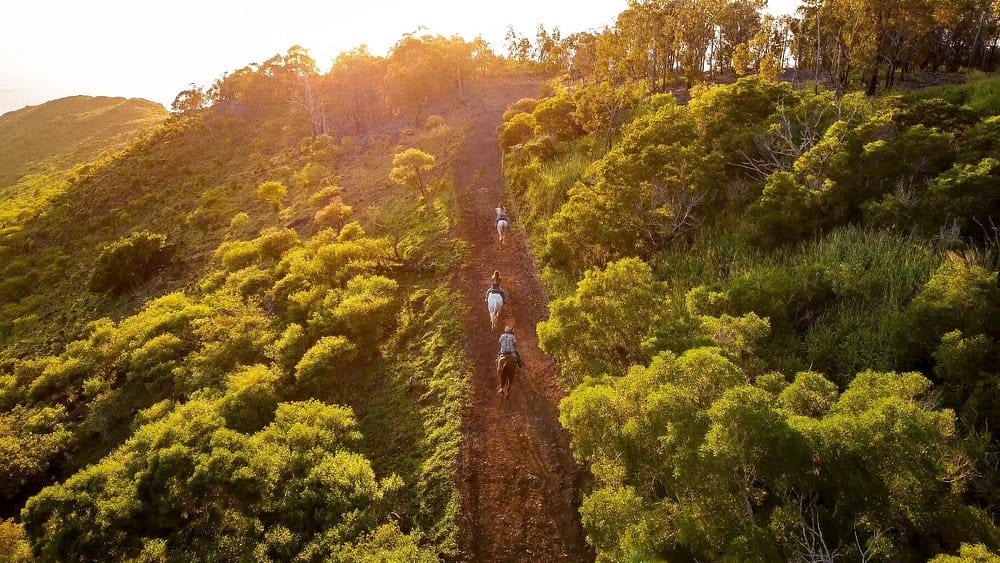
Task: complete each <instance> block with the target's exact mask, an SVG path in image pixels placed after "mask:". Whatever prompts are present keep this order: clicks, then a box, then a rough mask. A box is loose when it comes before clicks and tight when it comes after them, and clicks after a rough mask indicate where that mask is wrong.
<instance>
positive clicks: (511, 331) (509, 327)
mask: <svg viewBox="0 0 1000 563" xmlns="http://www.w3.org/2000/svg"><path fill="white" fill-rule="evenodd" d="M503 331H504V332H509V333H511V334H513V333H514V329H513V328H512V327H511V326H510V325H507V326H505V327H503Z"/></svg>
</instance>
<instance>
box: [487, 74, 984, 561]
mask: <svg viewBox="0 0 1000 563" xmlns="http://www.w3.org/2000/svg"><path fill="white" fill-rule="evenodd" d="M581 88H586V86H582V87H581ZM585 95H587V94H581V96H585ZM542 103H544V100H542V101H541V102H540V105H541V104H542ZM515 115H516V114H515ZM998 133H1000V130H998V129H997V126H996V118H995V117H989V116H988V115H986V116H985V117H984V114H983V113H976V112H975V111H970V110H969V108H967V107H962V106H960V105H957V104H955V103H952V101H946V100H938V99H926V100H921V101H919V102H914V101H913V99H912V98H900V97H892V98H885V99H880V100H866V99H864V98H862V97H860V96H857V95H846V96H835V95H834V94H833V93H832V92H822V91H818V90H810V91H805V90H794V89H793V88H792V87H791V86H790V85H787V84H775V83H770V82H767V81H765V80H762V79H760V78H752V79H746V80H741V81H738V82H737V83H735V84H732V85H725V86H716V87H712V88H708V89H705V90H702V91H698V92H695V94H694V97H693V99H692V101H691V103H690V104H689V105H688V106H679V105H677V104H676V103H674V102H673V101H672V100H671V99H670V98H668V97H658V96H652V97H650V98H648V99H646V100H645V101H644V102H643V103H642V104H640V105H639V107H638V108H637V109H636V111H635V112H634V113H633V114H632V115H630V120H629V121H628V122H626V123H625V125H624V126H623V128H622V134H621V137H620V138H619V139H617V140H616V141H615V142H613V143H612V144H611V145H610V147H609V149H608V151H607V152H606V153H602V152H601V151H600V150H599V149H597V148H596V147H599V146H600V145H601V144H602V143H601V141H602V139H601V138H598V137H597V135H590V136H589V137H584V138H580V139H577V140H575V141H574V142H573V143H562V144H561V145H558V146H556V147H555V149H554V151H552V152H549V153H544V154H543V153H534V154H533V153H530V152H529V151H527V150H526V149H525V147H527V146H529V145H530V144H531V143H532V142H535V141H538V140H540V139H541V138H542V137H541V135H539V134H538V133H537V132H536V134H535V136H534V137H533V138H532V139H528V140H521V141H520V144H519V145H517V146H513V147H511V148H510V149H509V150H507V152H506V154H505V161H504V163H505V169H506V172H507V177H508V179H509V182H510V188H511V191H512V192H513V193H515V194H516V195H517V197H518V198H519V199H521V200H523V201H521V202H519V205H520V206H521V207H522V214H527V215H529V216H530V217H531V218H532V220H531V221H530V222H528V223H527V225H528V228H529V229H530V230H531V236H532V240H533V242H534V243H535V245H536V248H537V249H538V250H539V257H540V259H541V261H542V263H543V265H544V267H545V270H544V272H543V279H544V280H545V281H546V283H548V284H549V287H550V290H551V291H552V293H553V294H554V295H555V296H556V299H554V300H553V302H552V306H551V309H552V310H551V314H550V318H549V319H548V320H547V321H545V322H543V323H541V324H539V326H538V332H539V343H540V344H541V346H542V347H543V349H545V350H546V352H548V353H549V354H550V355H552V356H553V357H554V358H555V359H556V360H557V361H558V362H559V364H560V366H561V368H562V373H563V375H564V379H565V380H566V381H567V382H568V383H569V384H570V386H571V388H572V390H571V392H570V395H569V397H567V398H566V399H565V400H564V401H563V403H562V405H561V413H562V414H561V420H562V422H563V424H564V425H565V426H566V427H567V428H568V429H569V430H570V432H571V436H572V442H573V447H574V452H575V454H576V456H577V457H578V459H580V460H581V461H583V462H584V463H586V464H587V466H588V467H589V469H590V471H591V473H592V474H593V476H594V483H593V486H592V487H590V488H589V490H588V491H587V492H586V493H585V498H584V502H583V506H582V508H581V515H582V517H583V523H584V527H585V529H586V530H587V533H588V538H589V540H590V542H591V543H592V545H594V547H595V548H596V550H597V554H598V558H599V559H600V560H661V559H662V560H674V559H677V560H687V559H698V560H733V561H744V560H828V559H830V558H837V557H842V558H845V559H848V560H863V559H886V560H926V559H927V558H930V557H932V556H934V555H935V554H938V553H942V552H949V553H954V552H956V551H957V550H959V548H960V546H961V545H962V543H963V542H966V543H967V544H970V545H971V544H975V543H977V542H981V543H982V545H983V546H985V548H984V549H983V552H985V551H986V549H996V547H997V546H998V545H1000V535H998V532H997V528H996V526H995V524H994V523H993V521H992V517H993V516H994V515H995V512H996V510H997V507H998V506H1000V494H998V493H997V491H998V490H1000V486H998V485H997V483H1000V474H998V473H997V471H996V469H995V466H996V465H995V460H996V456H997V451H998V450H1000V446H998V442H997V440H996V438H995V436H993V429H994V428H995V427H996V426H997V425H998V424H1000V414H998V413H1000V407H998V405H1000V402H998V400H1000V393H998V392H997V388H998V385H1000V379H998V378H1000V352H998V350H1000V345H998V342H1000V331H998V329H997V328H996V326H995V325H996V323H995V322H994V321H995V320H996V319H997V318H1000V293H998V292H1000V290H998V286H997V277H996V276H997V272H996V248H995V247H996V241H997V239H998V237H997V234H996V233H997V227H996V223H997V221H998V217H1000V208H997V207H996V201H995V200H996V198H995V197H994V194H993V191H995V190H994V189H993V188H994V187H995V186H996V185H997V183H998V179H997V178H996V176H997V173H998V170H1000V167H998V166H997V165H996V161H997V159H998V158H1000V153H998V152H997V150H998V147H1000V144H998V142H997V138H998ZM664 187H666V189H664ZM658 189H659V190H660V191H659V192H657V190H658ZM664 194H668V195H669V194H677V195H685V196H687V199H683V198H680V197H676V195H675V197H673V199H669V198H663V195H664ZM692 196H696V199H692ZM657 197H660V198H662V199H660V200H659V201H660V203H659V204H657V203H656V202H657V199H656V198H657ZM697 198H701V199H697ZM692 202H694V205H691V203H692ZM657 205H660V206H661V207H659V209H658V208H657ZM685 209H686V210H687V211H689V213H686V214H683V215H682V216H684V217H687V218H689V219H690V218H694V219H695V220H694V221H693V222H689V223H688V224H686V225H682V224H679V223H677V222H673V221H674V218H675V217H677V216H678V215H677V212H678V210H685ZM671 222H673V224H672V225H671ZM952 250H954V252H950V251H952ZM963 250H964V253H962V254H960V252H962V251H963ZM635 257H638V258H635ZM647 264H648V265H647ZM651 304H652V305H651ZM912 370H918V371H919V373H917V372H914V371H912ZM963 549H964V550H965V551H969V552H970V553H971V550H972V548H963Z"/></svg>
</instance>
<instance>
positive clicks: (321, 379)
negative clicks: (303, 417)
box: [295, 336, 358, 390]
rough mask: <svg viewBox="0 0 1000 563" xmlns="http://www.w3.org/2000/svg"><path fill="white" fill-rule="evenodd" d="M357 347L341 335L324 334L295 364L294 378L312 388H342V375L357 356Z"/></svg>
mask: <svg viewBox="0 0 1000 563" xmlns="http://www.w3.org/2000/svg"><path fill="white" fill-rule="evenodd" d="M357 351H358V347H357V346H355V345H354V343H353V342H351V341H350V340H348V339H347V338H345V337H343V336H324V337H323V338H320V339H319V341H318V342H316V344H315V345H313V347H312V348H310V349H309V351H307V352H306V353H305V354H304V355H303V356H302V359H301V360H300V361H299V363H298V364H296V366H295V380H296V381H298V382H299V384H301V385H305V386H307V387H308V388H312V389H323V388H330V387H332V388H334V389H337V390H344V389H345V388H346V386H345V385H344V383H347V382H346V381H341V380H346V379H347V377H346V376H345V375H344V372H346V371H347V370H348V369H349V368H350V367H351V363H352V362H353V361H354V359H355V357H356V356H357Z"/></svg>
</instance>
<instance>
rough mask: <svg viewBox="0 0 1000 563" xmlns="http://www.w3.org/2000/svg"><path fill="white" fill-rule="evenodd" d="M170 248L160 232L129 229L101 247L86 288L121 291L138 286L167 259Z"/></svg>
mask: <svg viewBox="0 0 1000 563" xmlns="http://www.w3.org/2000/svg"><path fill="white" fill-rule="evenodd" d="M173 251H174V249H173V248H172V247H170V246H169V245H168V244H167V237H165V236H163V235H160V234H154V233H151V232H149V231H146V230H142V231H136V232H133V233H132V234H130V235H129V236H127V237H124V238H121V239H118V240H116V241H115V242H113V243H111V244H109V245H107V246H105V247H104V248H102V249H101V253H100V255H99V256H98V257H97V263H96V264H95V265H94V272H93V274H91V276H90V284H89V288H90V290H91V291H110V292H112V293H121V292H123V291H128V290H130V289H133V288H135V287H138V286H139V285H141V284H143V283H145V282H146V281H148V280H149V279H150V278H152V277H153V276H155V275H156V273H157V272H158V271H159V270H160V268H162V267H163V266H165V265H166V264H167V263H168V262H169V261H170V258H171V257H172V256H173Z"/></svg>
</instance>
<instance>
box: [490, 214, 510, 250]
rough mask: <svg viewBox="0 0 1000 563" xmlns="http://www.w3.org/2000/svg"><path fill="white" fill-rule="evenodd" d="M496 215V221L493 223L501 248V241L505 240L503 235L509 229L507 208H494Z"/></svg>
mask: <svg viewBox="0 0 1000 563" xmlns="http://www.w3.org/2000/svg"><path fill="white" fill-rule="evenodd" d="M494 210H495V211H496V214H497V218H496V221H494V226H496V228H497V236H498V237H500V245H501V246H503V241H504V239H505V238H506V236H505V234H506V231H507V229H509V228H510V219H508V218H507V208H506V207H504V206H502V205H499V206H497V207H496V208H494Z"/></svg>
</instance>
